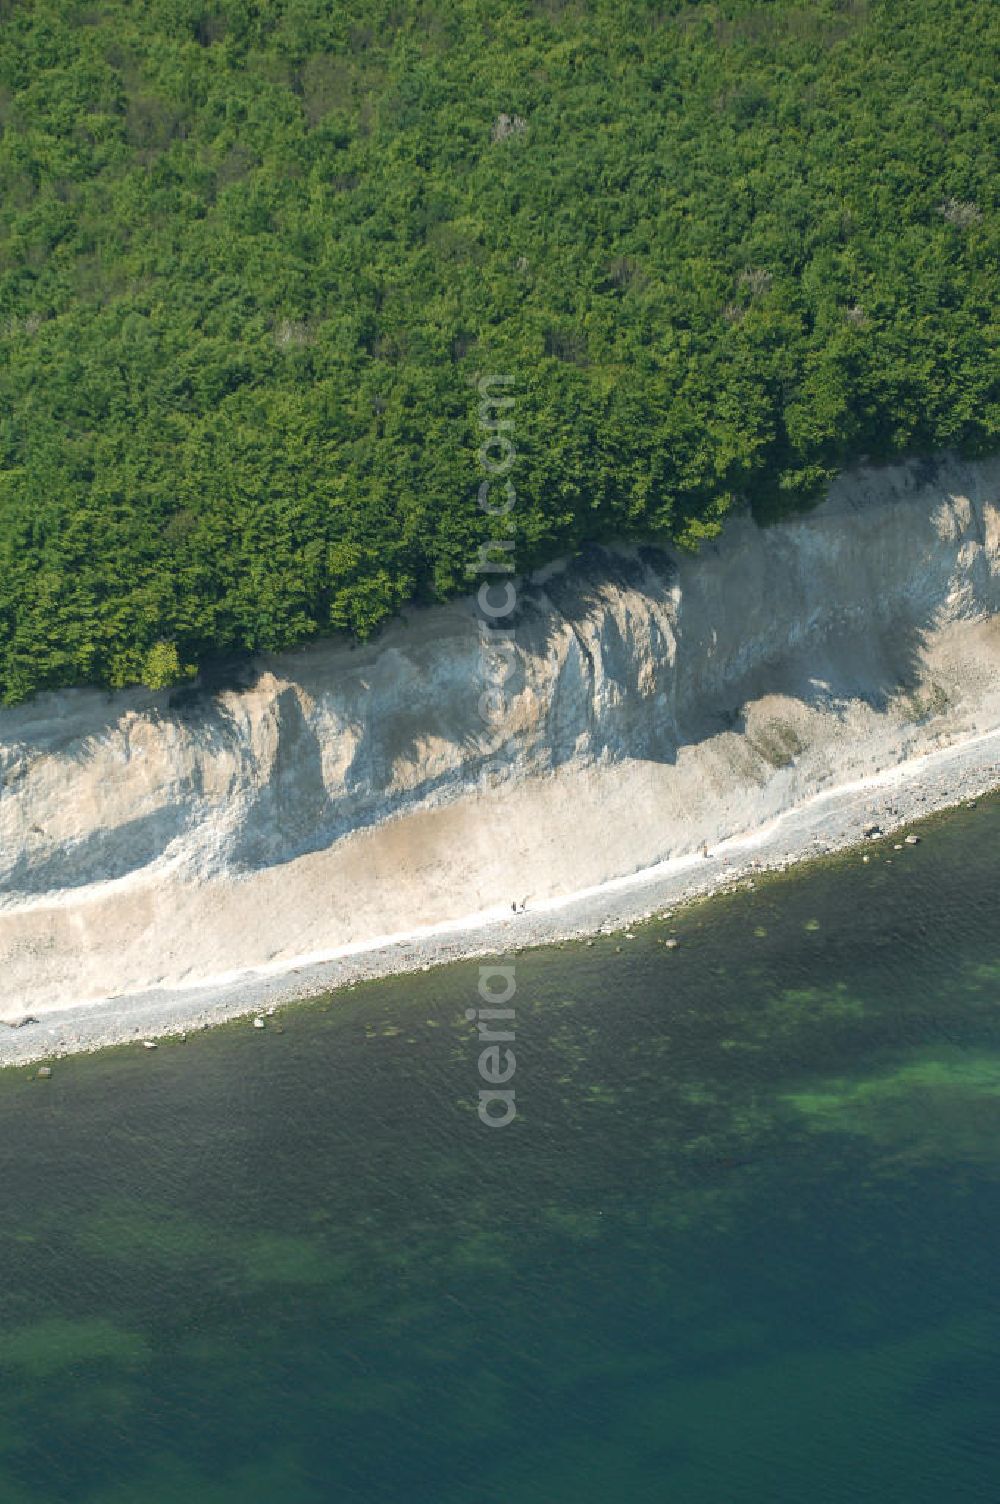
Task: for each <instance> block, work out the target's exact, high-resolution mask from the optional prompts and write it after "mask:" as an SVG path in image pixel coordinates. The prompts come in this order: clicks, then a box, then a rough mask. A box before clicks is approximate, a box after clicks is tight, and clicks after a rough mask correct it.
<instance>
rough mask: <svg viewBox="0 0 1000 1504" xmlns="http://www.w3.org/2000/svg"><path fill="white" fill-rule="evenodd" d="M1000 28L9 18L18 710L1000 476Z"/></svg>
mask: <svg viewBox="0 0 1000 1504" xmlns="http://www.w3.org/2000/svg"><path fill="white" fill-rule="evenodd" d="M998 44H1000V7H998V6H997V5H996V4H995V3H993V0H883V3H879V0H870V3H866V0H804V3H797V4H792V3H788V0H768V3H756V4H748V3H744V0H714V3H696V4H681V3H676V0H675V3H671V0H660V3H643V0H594V3H582V0H581V3H570V4H561V3H558V0H549V3H536V4H532V3H513V4H511V3H504V0H493V3H490V4H487V3H483V0H345V3H338V4H333V3H326V4H323V3H320V0H218V3H215V4H212V3H206V0H104V3H101V0H88V3H78V0H26V3H18V0H0V130H2V138H0V342H2V354H0V367H2V370H0V697H2V698H3V699H4V700H6V701H7V702H13V701H17V700H19V699H23V698H24V697H25V696H26V695H28V694H30V693H31V692H33V691H34V690H37V689H39V688H42V687H45V686H53V685H62V684H69V683H86V682H96V683H104V684H110V685H122V684H126V683H129V682H135V681H142V682H145V683H147V684H149V685H151V686H152V687H161V686H163V685H165V684H168V683H171V682H174V681H175V680H177V679H179V678H182V677H183V676H184V675H185V674H187V673H190V672H193V669H194V666H196V665H198V664H199V663H203V662H204V661H205V660H206V659H207V658H210V657H212V656H214V655H216V654H218V653H225V652H232V651H234V650H235V651H247V650H250V651H253V650H260V649H276V648H280V647H284V646H287V645H290V644H294V643H298V642H302V641H304V640H306V639H307V638H309V637H311V636H315V635H316V634H320V633H329V632H331V631H340V630H343V631H348V632H352V633H355V634H357V635H359V636H366V635H368V634H369V633H371V632H372V631H373V630H374V629H375V628H376V627H377V626H378V624H379V623H380V622H381V621H383V620H384V619H385V618H386V616H387V615H389V614H391V613H392V612H394V611H395V610H397V609H398V607H399V605H400V604H401V603H403V602H405V601H407V600H410V599H417V600H425V601H429V600H437V599H442V598H444V597H446V596H448V595H449V594H450V593H454V592H455V591H456V590H461V589H466V588H468V584H469V581H468V577H467V574H466V565H467V562H468V561H469V559H470V558H474V556H475V554H476V550H477V546H478V544H479V542H480V541H481V540H482V539H484V538H486V537H488V536H490V530H491V529H492V530H493V533H494V535H495V534H496V530H497V529H498V528H500V527H501V526H503V525H504V524H502V523H501V522H500V521H498V520H497V519H490V518H489V517H487V516H485V515H484V513H483V511H482V510H481V509H480V508H479V506H478V505H477V489H478V486H479V484H480V482H481V480H482V471H481V467H480V464H479V462H478V461H477V450H478V448H479V445H480V442H481V439H482V433H481V431H480V429H479V425H478V407H479V394H478V388H477V383H478V381H479V379H480V377H481V376H482V375H483V374H489V373H505V374H510V375H512V376H513V377H514V384H513V385H512V386H511V387H510V389H509V392H510V394H511V395H513V397H514V398H515V405H514V408H513V409H512V410H511V411H510V413H509V416H510V418H511V421H512V422H513V424H514V430H513V434H514V440H515V443H516V449H517V460H516V463H515V465H514V469H513V471H512V478H513V480H514V482H515V485H516V505H515V506H514V508H513V510H512V511H511V513H510V517H509V522H510V526H511V528H512V533H511V536H512V537H513V539H514V541H515V544H516V557H517V559H518V562H519V564H520V565H522V566H526V565H530V564H532V563H534V562H536V561H539V560H541V559H543V558H544V557H545V556H546V555H551V554H553V553H555V552H559V551H565V550H568V549H572V548H574V547H576V546H578V545H580V544H581V543H582V542H584V541H585V540H588V539H592V538H596V537H601V536H606V535H617V536H623V535H628V534H633V535H634V534H640V533H641V534H647V535H648V534H651V533H652V534H658V535H660V536H662V537H664V538H672V539H674V540H677V541H679V542H681V543H682V544H685V545H692V546H693V545H694V544H696V543H697V540H698V539H699V538H700V537H703V536H705V535H707V534H710V533H711V532H713V531H714V530H715V529H716V528H717V527H718V523H719V519H720V518H721V517H722V515H723V514H724V513H725V511H726V509H727V508H729V507H731V506H732V505H734V504H735V503H737V502H740V501H746V500H749V501H750V502H751V504H752V505H753V506H754V507H755V508H756V509H757V511H758V515H760V516H762V517H775V516H778V515H780V514H781V513H782V512H783V511H787V510H789V509H791V508H794V507H797V506H801V505H803V504H804V503H805V502H807V501H808V500H809V499H810V498H811V497H814V496H815V495H816V494H817V490H818V489H819V488H821V487H822V485H823V484H824V482H825V481H826V480H827V479H828V478H829V477H830V476H831V475H833V474H834V473H835V472H836V471H837V470H838V469H839V468H841V467H842V466H843V465H845V464H846V463H848V462H850V461H851V460H853V459H857V458H859V457H860V456H870V457H873V458H875V459H887V458H889V457H891V456H895V455H899V454H904V453H927V452H930V451H933V450H936V449H940V448H943V447H946V446H947V447H959V448H962V449H964V450H965V451H966V452H970V453H974V452H982V451H985V450H987V449H989V448H996V447H997V446H998V443H1000V433H998V430H1000V411H998V391H997V384H998V371H1000V362H998V359H997V308H998V306H1000V270H998V268H1000V257H998V248H1000V241H998V228H997V182H996V176H995V171H996V149H997V140H998V134H1000V133H998V112H997V84H996V57H997V50H998Z"/></svg>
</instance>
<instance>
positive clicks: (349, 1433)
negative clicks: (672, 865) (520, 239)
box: [0, 801, 1000, 1504]
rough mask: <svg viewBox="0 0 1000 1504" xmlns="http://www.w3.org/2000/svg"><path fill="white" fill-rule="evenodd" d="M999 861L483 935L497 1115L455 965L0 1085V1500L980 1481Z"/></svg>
mask: <svg viewBox="0 0 1000 1504" xmlns="http://www.w3.org/2000/svg"><path fill="white" fill-rule="evenodd" d="M886 856H888V857H889V858H890V859H891V865H888V866H887V865H885V857H886ZM998 883H1000V802H996V801H992V802H987V803H981V804H980V806H979V808H978V809H977V810H975V811H974V812H966V811H963V812H961V813H959V814H956V815H952V816H949V817H947V818H946V819H942V820H938V821H934V822H932V823H931V824H930V825H929V826H928V827H927V828H926V833H925V839H924V841H923V844H921V845H920V846H919V847H917V848H915V849H907V850H906V851H904V852H893V851H892V849H891V846H889V847H886V846H883V847H882V848H881V849H880V854H879V856H878V858H877V859H874V858H873V860H872V862H871V864H870V865H868V866H863V865H861V863H860V858H859V857H858V856H857V855H855V856H852V857H849V858H845V859H843V860H839V861H837V862H834V863H831V864H829V865H826V866H823V867H821V868H817V869H815V870H813V871H811V872H809V873H808V874H806V875H790V876H787V877H785V878H778V879H775V880H772V881H769V882H767V883H765V884H761V885H760V886H759V888H758V890H757V892H755V893H747V894H741V895H739V896H737V897H735V898H729V899H725V900H719V901H716V902H713V903H711V904H708V905H705V906H702V907H700V908H698V909H695V910H692V911H690V912H689V913H688V914H687V915H686V916H685V917H684V918H683V919H682V920H681V921H680V922H679V923H678V924H676V926H673V927H671V928H670V929H668V928H666V927H664V926H650V927H647V928H644V929H642V930H640V931H639V932H638V935H637V938H636V939H635V940H633V941H627V940H624V939H622V940H616V939H602V940H600V941H599V942H597V943H596V944H595V945H593V946H591V947H587V946H583V945H581V946H573V947H567V948H565V949H557V950H554V951H549V952H544V953H542V952H539V953H534V954H530V955H529V954H526V955H522V956H519V957H518V958H517V963H516V964H517V979H518V989H519V990H518V994H517V997H516V999H515V1005H516V1008H517V1020H516V1033H517V1042H516V1050H517V1073H516V1077H515V1081H514V1085H515V1087H516V1090H517V1101H518V1104H519V1107H520V1114H519V1116H518V1118H517V1120H516V1122H515V1123H514V1124H513V1125H512V1126H511V1127H509V1128H507V1129H504V1130H502V1131H490V1130H488V1129H486V1128H483V1127H482V1126H481V1125H480V1123H479V1122H478V1120H477V1118H476V1115H475V1112H474V1109H473V1106H472V1103H473V1102H474V1099H475V1094H476V1091H477V1087H478V1084H479V1083H478V1078H477V1075H476V1055H477V1051H476V1048H475V1047H474V1041H473V1039H472V1037H471V1033H472V1026H471V1025H470V1024H469V1023H467V1022H466V1020H465V1017H464V1011H465V1009H466V1008H467V1007H471V1006H473V1005H474V1004H475V1001H476V977H477V970H476V967H475V966H469V965H463V966H456V967H453V968H450V969H448V970H445V971H440V972H437V973H428V974H424V975H421V976H418V977H417V978H415V979H406V980H401V981H397V982H393V983H390V984H376V985H371V986H367V987H364V988H359V989H357V990H356V991H354V992H353V993H351V994H349V995H348V996H346V997H343V998H339V999H336V1000H334V1001H332V1002H331V1003H330V1004H323V1003H320V1004H313V1005H311V1006H309V1007H303V1008H300V1009H297V1010H295V1011H293V1012H290V1013H288V1014H287V1015H286V1016H285V1018H284V1020H283V1023H284V1032H283V1033H281V1034H279V1033H277V1032H276V1029H275V1027H274V1026H273V1025H272V1027H271V1028H269V1029H268V1030H267V1031H266V1032H264V1033H259V1032H254V1031H253V1030H252V1029H250V1028H249V1027H248V1025H247V1024H246V1023H245V1022H244V1023H241V1024H239V1025H235V1026H230V1027H228V1028H225V1029H222V1030H219V1031H216V1032H214V1033H211V1034H204V1035H200V1036H198V1038H197V1039H196V1040H192V1041H191V1042H190V1043H188V1044H187V1045H181V1044H179V1043H178V1044H175V1045H168V1046H163V1047H161V1049H160V1050H158V1051H157V1052H156V1053H155V1054H154V1053H148V1052H145V1051H133V1050H128V1051H116V1052H109V1053H107V1054H105V1055H103V1056H100V1057H92V1058H89V1059H88V1058H83V1059H76V1060H70V1061H63V1062H58V1063H57V1064H56V1067H55V1072H54V1075H53V1078H52V1079H51V1080H50V1081H47V1082H39V1081H34V1080H31V1079H30V1077H31V1074H32V1073H31V1072H27V1071H17V1072H6V1073H4V1074H3V1075H2V1076H0V1156H2V1161H0V1169H2V1177H3V1178H2V1194H3V1218H2V1224H0V1238H2V1263H0V1272H2V1283H0V1504H25V1501H31V1504H35V1501H38V1504H42V1501H46V1504H47V1501H57V1500H58V1501H60V1504H62V1501H66V1504H70V1501H72V1504H77V1501H79V1504H83V1501H86V1504H140V1501H141V1504H177V1501H183V1504H316V1501H344V1504H347V1501H352V1504H353V1501H364V1504H382V1501H391V1504H564V1501H566V1504H569V1501H573V1504H640V1501H642V1504H645V1501H657V1504H661V1501H662V1504H668V1501H669V1504H806V1501H808V1504H826V1501H830V1504H833V1501H836V1504H841V1501H872V1504H875V1501H877V1504H897V1501H898V1504H952V1501H962V1500H970V1501H971V1500H984V1501H985V1500H989V1501H995V1500H996V1499H997V1498H998V1497H1000V1427H998V1423H997V1420H998V1411H1000V1304H998V1299H997V1262H998V1258H1000V934H998V928H997V922H996V921H997V894H998ZM672 932H676V933H677V934H678V935H679V936H680V938H681V941H682V945H681V948H680V949H679V950H677V951H674V952H669V951H667V950H665V949H664V947H663V946H662V944H661V943H660V942H661V941H662V939H663V937H664V936H665V935H666V934H668V933H672ZM617 945H620V947H621V949H620V952H619V951H618V950H616V946H617Z"/></svg>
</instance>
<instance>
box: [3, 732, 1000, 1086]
mask: <svg viewBox="0 0 1000 1504" xmlns="http://www.w3.org/2000/svg"><path fill="white" fill-rule="evenodd" d="M998 788H1000V727H997V728H993V729H989V730H984V731H978V732H976V733H974V734H972V735H969V736H967V737H965V738H962V739H960V740H955V741H953V742H951V743H949V744H947V745H943V746H939V747H936V748H932V749H931V750H929V751H926V752H922V753H921V754H919V755H917V756H914V757H910V758H906V759H904V760H902V761H900V762H896V763H893V764H890V765H888V766H887V767H885V768H884V769H881V770H879V771H877V772H875V773H873V774H871V775H869V776H866V777H864V778H859V779H854V780H851V781H848V782H844V783H841V784H833V785H830V786H826V787H822V788H818V789H816V790H814V791H813V792H812V793H811V794H810V795H809V796H808V797H807V798H806V799H804V800H800V801H799V802H798V803H796V804H793V805H791V806H789V807H788V808H787V809H785V810H782V811H780V812H779V813H778V814H776V815H775V816H773V817H772V818H771V819H769V820H767V821H766V822H765V823H763V824H761V825H759V826H757V827H754V828H753V829H750V830H747V831H742V832H739V833H737V834H734V835H732V836H728V837H726V838H725V839H722V840H720V841H718V842H717V843H716V844H715V845H714V846H713V847H712V848H711V850H710V854H709V857H708V858H707V859H706V858H705V857H704V856H703V855H702V854H701V853H700V852H694V853H691V852H689V853H685V854H683V855H679V856H675V857H671V858H669V859H667V860H665V861H662V862H658V863H656V864H655V865H653V866H651V867H646V868H642V869H639V870H636V871H634V872H632V873H629V874H626V875H624V876H620V877H615V878H612V879H610V880H608V881H606V882H602V883H599V884H596V885H593V886H591V887H585V888H581V889H579V890H577V891H575V892H570V893H567V894H565V895H559V896H556V897H552V898H548V899H546V900H541V901H538V902H537V903H535V904H529V906H528V908H527V909H526V911H524V912H519V913H517V914H516V915H515V914H512V913H511V912H510V911H509V910H508V909H507V908H506V905H500V906H496V907H494V908H492V909H487V910H481V911H479V912H477V913H472V914H465V915H460V916H457V917H455V918H454V919H449V920H446V921H445V922H443V923H440V924H436V925H433V926H425V927H421V928H417V929H414V930H410V931H407V932H399V933H396V934H388V935H383V936H379V937H376V938H374V939H372V940H366V941H362V942H355V943H353V944H349V945H344V946H339V947H337V948H335V949H331V950H330V951H329V952H325V953H319V954H317V953H312V954H307V955H303V956H299V957H293V958H291V959H290V960H289V961H287V962H281V963H278V964H270V965H267V964H266V965H263V966H259V967H256V968H252V969H247V970H246V971H243V972H240V973H225V974H221V975H218V976H207V977H205V978H203V979H201V980H200V981H198V982H197V983H196V984H193V985H190V986H185V987H179V988H174V989H170V990H167V989H156V990H150V991H148V992H144V993H134V994H131V995H128V996H118V997H113V998H108V999H104V1000H101V1001H97V1002H90V1003H84V1004H80V1005H78V1006H76V1007H71V1008H49V1009H45V1010H44V1011H41V1012H39V1013H38V1014H37V1015H36V1021H34V1022H31V1023H28V1024H24V1025H22V1026H20V1027H17V1026H8V1027H5V1028H3V1029H0V1068H2V1067H18V1066H25V1065H30V1064H33V1063H37V1062H39V1061H42V1060H51V1059H56V1058H59V1057H62V1056H66V1055H70V1054H76V1053H81V1052H91V1051H95V1050H101V1049H106V1048H110V1047H114V1046H120V1045H125V1044H136V1043H142V1042H144V1041H153V1040H160V1039H168V1038H171V1037H177V1036H180V1035H182V1034H189V1033H191V1032H193V1031H196V1030H200V1029H205V1028H209V1027H211V1026H212V1025H215V1024H221V1023H224V1022H227V1021H231V1020H234V1019H238V1018H241V1017H249V1016H251V1015H255V1014H259V1013H262V1012H267V1010H270V1009H277V1008H279V1007H280V1006H282V1005H287V1004H289V1003H293V1002H296V1003H297V1002H303V1001H306V1000H309V999H313V998H317V997H319V996H322V995H325V994H328V993H331V992H336V991H340V990H344V989H347V988H350V987H353V986H355V985H357V984H358V983H360V982H365V981H372V980H377V979H378V978H381V977H387V976H392V975H400V974H405V973H407V972H413V971H427V970H430V969H431V968H432V967H436V966H443V965H448V964H450V963H452V962H456V961H461V960H469V959H473V958H475V957H477V956H498V955H504V954H511V953H514V952H518V951H523V950H526V949H531V948H535V947H541V946H546V945H553V944H559V943H564V942H566V941H570V940H581V939H584V938H586V937H588V936H592V935H595V934H598V933H609V932H614V931H617V930H622V929H625V928H627V927H628V926H629V925H633V924H637V923H640V922H642V921H643V920H646V919H651V918H654V917H659V918H663V917H667V916H669V915H670V914H671V913H672V912H674V911H675V910H677V909H678V908H680V907H681V906H682V905H685V904H688V903H690V902H692V901H695V900H701V899H707V898H710V897H713V896H716V895H718V894H722V893H725V892H728V891H731V890H732V889H733V888H734V887H736V886H739V885H741V884H742V883H744V882H746V881H747V880H748V879H752V878H753V877H755V876H761V875H763V874H764V873H767V872H780V871H785V870H788V869H789V868H792V867H799V866H804V865H807V864H808V863H809V862H810V860H816V859H819V858H821V857H824V856H828V855H833V854H835V853H844V852H847V851H849V850H850V849H852V848H860V847H861V846H865V847H867V848H868V849H870V850H871V851H872V852H878V851H879V850H880V849H881V850H882V851H883V852H884V845H883V841H882V838H881V837H880V838H879V839H877V840H875V841H871V842H869V841H867V840H866V839H865V836H864V829H865V826H866V825H869V824H872V823H877V824H878V825H879V827H880V830H881V832H882V836H883V837H892V836H895V835H897V834H898V833H900V832H901V831H902V830H903V829H904V827H910V826H912V825H914V824H915V823H917V822H918V821H920V820H922V819H924V818H925V817H928V816H931V815H934V814H939V813H942V812H943V811H945V810H947V809H949V808H955V807H958V806H960V805H963V804H966V803H968V802H969V801H970V800H973V799H978V798H981V797H984V796H985V795H987V794H989V793H991V792H994V791H995V790H997V789H998ZM895 844H896V843H895V842H893V845H895ZM904 850H905V851H906V853H907V859H908V860H918V859H919V852H918V850H914V849H912V848H910V847H904Z"/></svg>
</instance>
